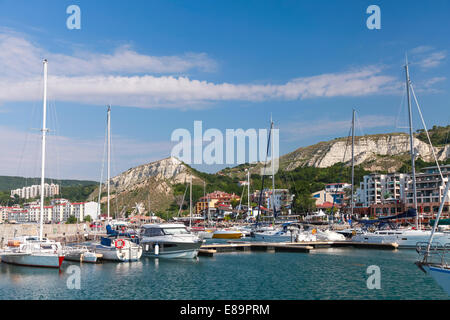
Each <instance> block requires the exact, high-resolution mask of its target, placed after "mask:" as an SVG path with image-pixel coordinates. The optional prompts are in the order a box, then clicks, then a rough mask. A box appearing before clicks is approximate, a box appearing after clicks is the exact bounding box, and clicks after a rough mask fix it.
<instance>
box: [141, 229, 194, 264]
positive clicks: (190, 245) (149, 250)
mask: <svg viewBox="0 0 450 320" xmlns="http://www.w3.org/2000/svg"><path fill="white" fill-rule="evenodd" d="M139 243H140V244H141V246H142V247H143V252H144V255H145V256H150V257H157V258H187V259H193V258H196V257H197V255H198V250H199V249H200V247H201V245H202V244H203V240H202V239H201V238H199V237H198V236H196V235H195V234H193V233H191V232H189V231H188V230H187V228H186V226H185V225H184V224H180V223H161V224H144V225H143V226H142V229H141V235H140V238H139Z"/></svg>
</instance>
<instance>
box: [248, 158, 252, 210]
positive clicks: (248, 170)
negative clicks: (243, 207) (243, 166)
mask: <svg viewBox="0 0 450 320" xmlns="http://www.w3.org/2000/svg"><path fill="white" fill-rule="evenodd" d="M252 211H253V210H252ZM249 212H250V167H249V168H248V171H247V214H248V213H249Z"/></svg>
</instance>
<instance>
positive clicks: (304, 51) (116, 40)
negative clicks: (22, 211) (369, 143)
mask: <svg viewBox="0 0 450 320" xmlns="http://www.w3.org/2000/svg"><path fill="white" fill-rule="evenodd" d="M72 4H76V5H78V6H79V7H80V9H81V29H80V30H69V29H68V28H67V27H66V20H67V18H68V17H69V14H67V13H66V8H67V7H68V6H69V5H72ZM371 4H376V5H378V6H379V7H380V9H381V29H380V30H369V29H368V28H367V27H366V19H367V18H368V17H369V14H367V13H366V8H367V7H368V6H369V5H371ZM449 14H450V1H444V0H442V1H440V0H435V1H433V2H432V3H428V2H424V1H377V2H372V1H128V2H125V1H99V0H97V1H60V0H54V1H40V2H39V5H37V2H30V1H17V0H15V1H0V84H1V86H0V136H1V140H0V141H1V142H0V149H1V150H2V153H0V161H1V163H2V166H1V168H0V174H1V175H22V176H38V175H39V136H38V135H39V131H37V130H34V129H33V128H39V127H40V126H41V118H40V117H41V116H40V113H41V106H42V92H41V91H42V90H41V89H40V88H41V87H42V64H41V60H42V59H43V58H47V59H48V60H49V99H50V103H49V124H48V127H49V128H51V129H52V132H51V134H50V137H49V144H48V145H49V147H48V159H49V160H48V175H49V176H52V177H55V178H80V179H94V180H98V179H99V178H100V171H101V166H102V156H103V143H104V134H105V118H106V107H105V105H106V104H111V105H112V130H113V151H114V153H113V174H117V173H120V172H122V171H124V170H126V169H128V168H130V167H133V166H136V165H139V164H143V163H147V162H150V161H154V160H158V159H161V158H164V157H167V156H169V155H170V151H171V148H172V146H173V143H172V142H171V141H170V137H171V134H172V132H173V131H174V130H175V129H177V128H186V129H188V130H189V131H191V132H192V131H193V123H194V121H195V120H201V121H203V128H204V130H205V129H207V128H217V129H219V130H221V131H222V132H223V133H225V130H226V129H237V128H243V129H249V128H255V129H259V128H267V127H268V125H269V123H268V122H269V117H270V114H272V116H273V119H274V121H275V125H276V127H278V128H279V129H280V153H281V154H285V153H287V152H290V151H293V150H295V149H296V148H298V147H301V146H307V145H310V144H313V143H316V142H319V141H323V140H328V139H332V138H335V137H342V136H346V135H347V133H348V130H349V126H350V120H351V119H350V118H351V112H352V108H356V109H357V113H358V119H359V126H358V129H357V132H356V133H357V134H370V133H381V132H392V131H403V132H406V128H404V127H405V126H406V114H405V105H404V103H403V105H402V97H403V93H404V87H403V86H404V70H403V64H404V59H405V53H406V52H407V53H408V58H409V60H410V63H411V78H412V81H413V84H414V87H415V89H416V93H417V94H418V98H419V101H420V103H421V107H422V110H423V114H424V116H425V118H426V121H427V124H428V126H432V125H434V124H437V125H446V124H448V123H449V122H450V113H449V102H448V101H450V99H449V98H450V92H449V79H448V77H449V76H448V74H449V71H450V66H449V62H448V52H449V50H450V43H449V37H448V34H449V33H450V20H449V19H448V17H449ZM415 127H416V128H418V127H420V122H419V119H418V117H417V113H416V114H415ZM224 166H226V165H219V166H217V165H212V166H208V165H196V167H197V168H198V169H200V170H203V171H208V172H214V171H216V170H217V169H219V168H222V167H224Z"/></svg>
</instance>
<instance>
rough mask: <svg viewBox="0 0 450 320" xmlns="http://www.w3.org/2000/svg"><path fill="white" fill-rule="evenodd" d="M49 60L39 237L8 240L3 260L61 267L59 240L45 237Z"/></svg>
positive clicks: (44, 63)
mask: <svg viewBox="0 0 450 320" xmlns="http://www.w3.org/2000/svg"><path fill="white" fill-rule="evenodd" d="M47 64H48V62H47V60H44V61H43V65H44V98H43V120H42V150H41V151H42V152H41V155H42V158H41V200H40V222H39V237H35V236H22V237H18V238H14V239H12V240H10V241H8V247H7V248H6V249H5V250H4V251H3V252H1V260H2V262H5V263H10V264H16V265H22V266H31V267H49V268H60V267H61V264H62V262H63V260H64V253H63V251H62V246H61V244H60V243H59V242H55V241H52V240H49V239H47V238H44V237H43V236H42V235H43V223H44V221H43V220H44V177H45V142H46V134H47V131H48V129H47V125H46V123H47Z"/></svg>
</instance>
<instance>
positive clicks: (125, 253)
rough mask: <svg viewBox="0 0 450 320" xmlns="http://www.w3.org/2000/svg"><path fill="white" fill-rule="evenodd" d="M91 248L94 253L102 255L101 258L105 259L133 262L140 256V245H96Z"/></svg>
mask: <svg viewBox="0 0 450 320" xmlns="http://www.w3.org/2000/svg"><path fill="white" fill-rule="evenodd" d="M93 249H94V251H95V252H96V253H99V254H101V255H102V259H103V260H107V261H115V262H133V261H138V260H139V259H140V258H141V256H142V247H140V246H133V247H131V248H123V249H118V248H116V247H112V246H111V247H108V246H103V245H97V246H96V247H94V248H93Z"/></svg>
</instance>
